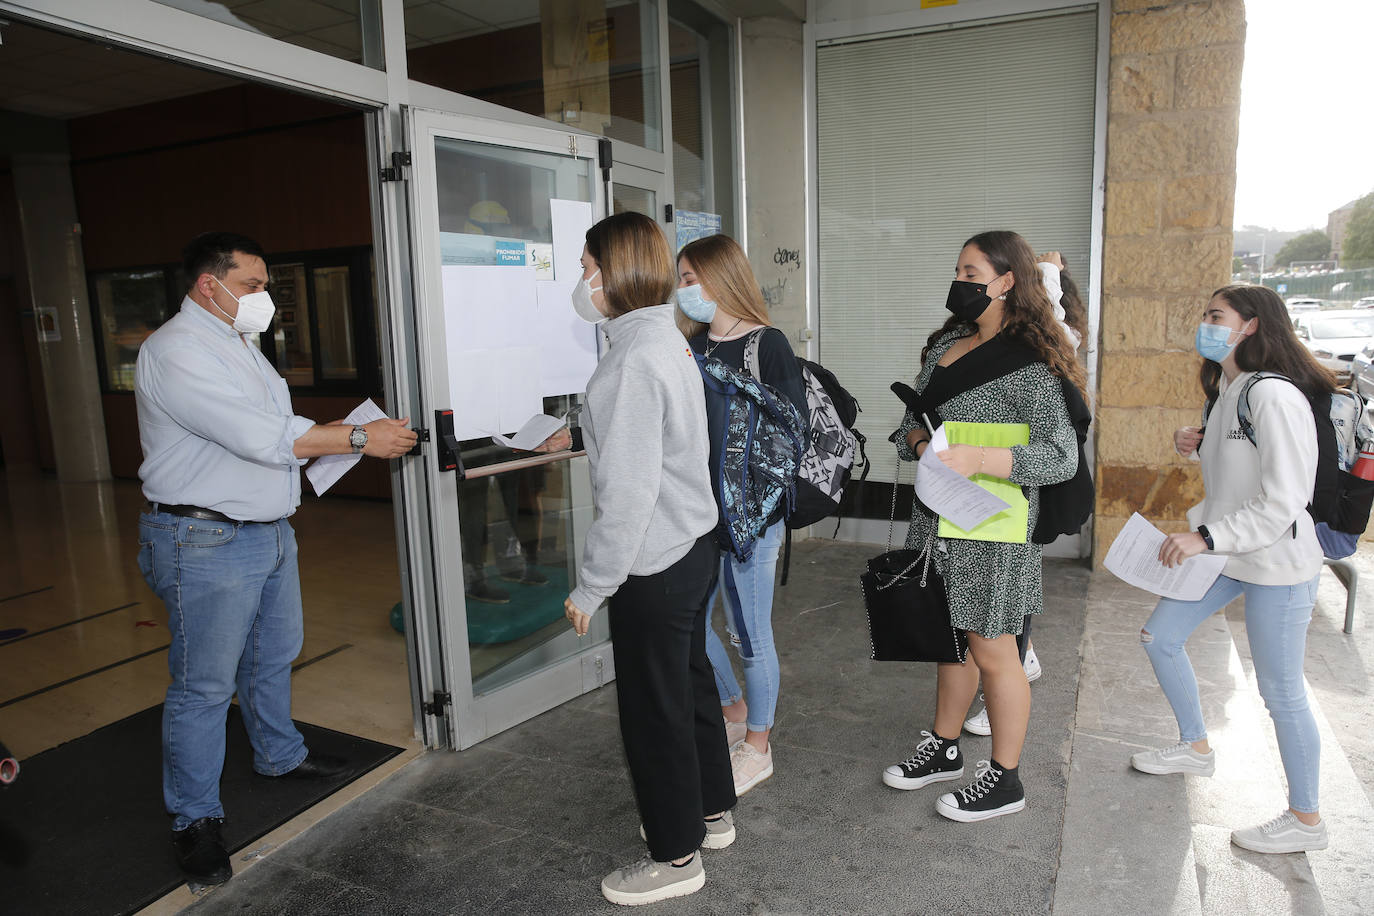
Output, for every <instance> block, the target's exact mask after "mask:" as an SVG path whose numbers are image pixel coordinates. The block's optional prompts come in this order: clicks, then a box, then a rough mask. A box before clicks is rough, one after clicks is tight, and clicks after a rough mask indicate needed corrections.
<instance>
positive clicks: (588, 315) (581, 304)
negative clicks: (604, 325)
mask: <svg viewBox="0 0 1374 916" xmlns="http://www.w3.org/2000/svg"><path fill="white" fill-rule="evenodd" d="M599 273H601V270H600V268H598V269H597V271H596V273H594V274H592V275H591V277H583V278H582V279H581V280H578V281H577V286H576V287H574V288H573V291H572V305H573V311H574V312H576V313H577V317H578V318H581V319H582V320H583V321H586V322H590V323H591V324H600V323H601V322H603V321H605V320H606V317H607V316H605V315H603V314H602V313H601V309H599V308H597V307H596V303H595V302H593V301H592V293H594V292H596V290H594V289H592V279H593V278H594V277H595V276H596V275H597V274H599ZM601 288H602V287H600V286H598V287H597V288H596V289H601Z"/></svg>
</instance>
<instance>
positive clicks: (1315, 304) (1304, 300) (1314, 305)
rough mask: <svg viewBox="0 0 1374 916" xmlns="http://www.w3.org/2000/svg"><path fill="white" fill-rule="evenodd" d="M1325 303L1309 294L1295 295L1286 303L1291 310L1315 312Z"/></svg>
mask: <svg viewBox="0 0 1374 916" xmlns="http://www.w3.org/2000/svg"><path fill="white" fill-rule="evenodd" d="M1325 304H1326V303H1325V302H1323V301H1322V300H1321V299H1312V298H1310V297H1307V296H1294V297H1293V298H1292V299H1289V300H1288V301H1287V302H1285V303H1284V305H1286V306H1288V311H1289V312H1313V311H1316V310H1317V309H1320V308H1321V307H1322V306H1324V305H1325Z"/></svg>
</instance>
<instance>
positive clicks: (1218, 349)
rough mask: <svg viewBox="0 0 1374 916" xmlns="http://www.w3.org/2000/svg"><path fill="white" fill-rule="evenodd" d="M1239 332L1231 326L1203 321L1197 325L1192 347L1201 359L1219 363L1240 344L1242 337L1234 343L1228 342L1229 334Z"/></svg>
mask: <svg viewBox="0 0 1374 916" xmlns="http://www.w3.org/2000/svg"><path fill="white" fill-rule="evenodd" d="M1233 333H1240V332H1239V331H1233V330H1232V329H1231V328H1228V327H1225V326H1223V325H1219V324H1207V323H1205V322H1204V323H1203V324H1200V325H1198V326H1197V337H1196V338H1194V340H1193V347H1194V348H1195V349H1196V350H1197V352H1198V355H1199V356H1201V357H1202V358H1203V359H1210V360H1211V361H1212V362H1214V363H1219V362H1221V361H1222V360H1224V359H1225V358H1226V357H1228V356H1230V355H1231V351H1232V350H1234V349H1235V348H1236V347H1237V346H1239V345H1240V341H1241V340H1244V339H1245V338H1244V337H1242V338H1241V339H1240V340H1237V341H1236V342H1235V343H1230V342H1229V341H1230V340H1231V335H1232V334H1233Z"/></svg>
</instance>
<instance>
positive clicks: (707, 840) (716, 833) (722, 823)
mask: <svg viewBox="0 0 1374 916" xmlns="http://www.w3.org/2000/svg"><path fill="white" fill-rule="evenodd" d="M639 838H640V839H642V840H646V841H647V840H648V839H649V835H648V834H647V833H645V832H644V825H643V824H640V825H639ZM733 842H735V815H734V813H733V812H730V811H726V812H725V813H724V814H722V815H721V816H720V817H718V818H716V819H715V820H713V821H706V836H704V837H702V838H701V848H702V849H724V848H725V847H726V846H729V845H730V844H731V843H733Z"/></svg>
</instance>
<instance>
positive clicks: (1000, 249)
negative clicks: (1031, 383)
mask: <svg viewBox="0 0 1374 916" xmlns="http://www.w3.org/2000/svg"><path fill="white" fill-rule="evenodd" d="M969 245H972V246H973V247H975V248H977V249H978V250H979V251H981V252H982V253H983V255H984V256H985V257H986V258H987V259H988V261H989V262H990V263H991V264H992V267H993V269H994V270H996V271H997V273H998V275H999V276H1001V275H1002V274H1005V273H1007V272H1008V271H1010V272H1011V275H1012V278H1013V280H1014V285H1013V286H1012V288H1011V289H1009V290H1007V298H1006V301H1005V302H1003V303H1002V327H1001V328H1000V329H999V330H998V333H999V334H1000V335H1001V336H1002V337H1003V338H1004V339H1007V340H1010V341H1012V342H1014V343H1018V344H1020V345H1022V346H1023V347H1026V348H1028V349H1029V350H1030V351H1031V352H1033V353H1034V354H1035V355H1036V356H1037V357H1038V358H1039V359H1040V360H1042V361H1043V362H1044V363H1045V364H1046V365H1047V366H1049V369H1050V372H1052V373H1054V374H1055V375H1057V376H1059V377H1060V378H1062V379H1067V380H1068V381H1069V382H1071V383H1073V386H1074V387H1075V388H1077V389H1078V391H1079V393H1081V394H1082V395H1083V398H1084V400H1087V397H1088V382H1087V377H1086V376H1085V374H1084V372H1083V364H1082V363H1080V362H1079V361H1078V357H1077V354H1075V353H1074V350H1073V347H1072V346H1071V345H1070V344H1069V342H1068V340H1067V338H1066V336H1065V335H1064V334H1063V333H1062V332H1061V331H1060V329H1059V323H1058V322H1057V321H1055V318H1054V307H1053V305H1051V303H1050V297H1049V294H1048V293H1047V292H1045V283H1044V281H1043V280H1041V278H1040V271H1039V269H1038V268H1036V266H1035V252H1034V250H1032V248H1031V246H1030V243H1029V242H1027V241H1026V240H1025V239H1024V238H1022V237H1021V236H1020V235H1018V234H1016V233H1015V232H1011V231H1008V230H1006V229H994V230H991V231H989V232H980V233H978V234H977V235H975V236H974V237H973V238H971V239H969V240H968V241H967V242H965V243H964V247H967V246H969ZM976 329H977V325H976V324H974V323H973V322H971V321H964V320H962V319H960V318H958V317H957V316H953V315H951V316H950V318H949V320H948V321H946V322H945V323H944V324H943V325H942V326H941V327H940V329H939V330H937V331H936V332H935V333H933V334H931V335H930V337H929V338H928V339H927V340H926V345H925V348H924V349H923V350H921V362H923V363H924V362H925V360H926V356H927V354H929V353H930V349H931V347H933V346H935V342H936V341H937V340H939V339H940V338H941V337H944V336H945V335H946V334H948V333H949V332H950V331H964V332H965V334H964V335H961V336H966V335H967V334H972V333H973V332H974V331H975V330H976Z"/></svg>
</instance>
